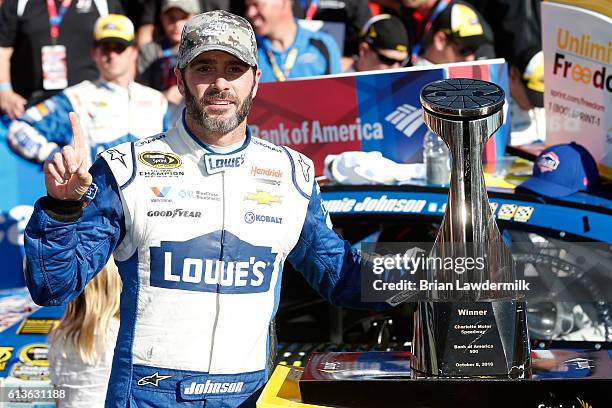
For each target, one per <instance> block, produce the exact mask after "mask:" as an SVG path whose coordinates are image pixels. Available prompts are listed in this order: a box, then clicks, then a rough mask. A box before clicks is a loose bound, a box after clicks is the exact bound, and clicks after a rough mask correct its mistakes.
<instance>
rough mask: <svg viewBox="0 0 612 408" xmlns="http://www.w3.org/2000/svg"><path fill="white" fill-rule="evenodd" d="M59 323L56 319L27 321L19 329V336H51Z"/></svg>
mask: <svg viewBox="0 0 612 408" xmlns="http://www.w3.org/2000/svg"><path fill="white" fill-rule="evenodd" d="M59 323H60V322H59V320H56V319H25V320H24V321H23V322H22V323H21V325H20V326H19V328H18V329H17V334H49V333H50V332H51V330H53V329H54V328H55V327H57V326H59Z"/></svg>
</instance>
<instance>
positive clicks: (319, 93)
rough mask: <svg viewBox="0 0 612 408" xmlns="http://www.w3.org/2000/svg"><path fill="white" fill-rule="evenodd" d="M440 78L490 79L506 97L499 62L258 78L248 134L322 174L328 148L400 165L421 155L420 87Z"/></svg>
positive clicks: (495, 152) (499, 146)
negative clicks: (374, 154)
mask: <svg viewBox="0 0 612 408" xmlns="http://www.w3.org/2000/svg"><path fill="white" fill-rule="evenodd" d="M443 78H475V79H483V80H486V81H491V82H495V83H496V84H498V85H500V86H501V87H502V88H503V89H504V90H505V91H506V94H507V95H508V74H507V68H506V65H505V63H504V60H488V61H478V62H471V63H460V64H449V65H437V66H432V67H415V68H404V69H398V70H390V71H378V72H375V73H359V74H341V75H334V76H327V77H319V78H311V79H303V80H293V81H286V82H271V83H265V84H261V85H260V87H259V91H258V93H257V97H256V98H255V103H254V105H253V111H252V112H251V114H250V115H249V125H250V127H251V130H252V132H253V136H256V137H260V138H262V139H266V140H269V141H271V142H273V143H275V144H279V145H285V146H288V147H291V148H293V149H295V150H297V151H299V152H302V153H304V154H306V155H307V156H308V157H310V158H311V159H313V160H314V163H315V167H316V174H317V175H320V174H322V173H323V160H324V159H325V156H327V155H328V154H338V153H342V152H346V151H355V150H356V151H366V152H369V151H380V152H382V154H383V155H384V156H385V157H387V158H389V159H391V160H394V161H396V162H399V163H416V162H420V161H422V146H423V136H424V135H425V133H426V132H427V127H426V126H425V124H424V123H423V119H422V111H421V104H420V102H419V95H420V92H421V88H423V87H424V86H425V85H426V84H428V83H429V82H432V81H436V80H439V79H443ZM508 122H509V118H507V119H506V121H505V123H504V125H503V126H502V127H501V128H500V129H499V130H498V131H497V133H496V135H495V138H492V140H491V141H490V142H489V144H487V147H486V149H485V150H486V151H485V156H486V157H485V159H486V160H487V161H489V162H490V161H494V160H495V158H496V157H500V156H502V155H503V152H504V149H505V146H506V140H507V138H508V132H509V126H508V124H507V123H508Z"/></svg>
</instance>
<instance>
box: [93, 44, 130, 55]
mask: <svg viewBox="0 0 612 408" xmlns="http://www.w3.org/2000/svg"><path fill="white" fill-rule="evenodd" d="M98 47H100V49H101V50H102V52H103V53H105V54H109V53H111V52H115V53H117V54H123V52H124V51H125V50H127V48H128V46H127V45H125V44H121V43H116V42H111V41H105V42H102V43H100V44H98Z"/></svg>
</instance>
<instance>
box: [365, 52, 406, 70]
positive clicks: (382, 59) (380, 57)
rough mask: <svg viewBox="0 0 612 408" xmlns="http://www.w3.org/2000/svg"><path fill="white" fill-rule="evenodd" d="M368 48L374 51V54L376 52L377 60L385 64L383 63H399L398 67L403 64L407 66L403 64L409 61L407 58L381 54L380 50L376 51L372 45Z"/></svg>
mask: <svg viewBox="0 0 612 408" xmlns="http://www.w3.org/2000/svg"><path fill="white" fill-rule="evenodd" d="M370 49H371V50H372V51H374V54H376V57H378V60H379V61H380V62H382V63H383V64H385V65H396V64H399V66H400V67H404V66H407V65H405V64H406V63H409V62H410V59H409V58H406V59H403V60H396V59H394V58H389V57H387V56H385V55H383V54H381V53H380V51H378V50H377V49H376V48H374V47H370Z"/></svg>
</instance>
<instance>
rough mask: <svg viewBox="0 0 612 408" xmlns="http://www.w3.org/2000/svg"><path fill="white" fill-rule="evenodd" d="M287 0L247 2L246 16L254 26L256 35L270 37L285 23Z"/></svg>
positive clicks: (250, 0)
mask: <svg viewBox="0 0 612 408" xmlns="http://www.w3.org/2000/svg"><path fill="white" fill-rule="evenodd" d="M288 4H290V3H289V2H288V1H287V0H246V3H245V5H246V11H245V15H246V17H247V18H248V19H249V21H250V22H251V24H252V25H253V30H254V31H255V34H257V35H261V36H268V35H270V34H271V33H272V32H274V30H275V28H276V27H277V26H278V25H279V24H283V22H284V18H283V17H284V13H286V9H287V7H288Z"/></svg>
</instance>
